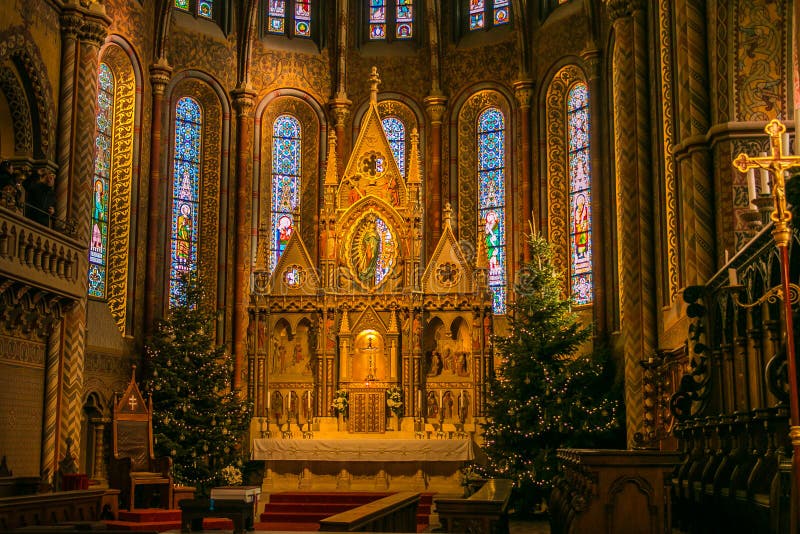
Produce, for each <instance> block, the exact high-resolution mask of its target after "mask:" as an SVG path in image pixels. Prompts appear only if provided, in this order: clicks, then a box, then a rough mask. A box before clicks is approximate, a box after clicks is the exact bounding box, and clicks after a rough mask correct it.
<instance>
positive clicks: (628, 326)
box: [606, 0, 657, 445]
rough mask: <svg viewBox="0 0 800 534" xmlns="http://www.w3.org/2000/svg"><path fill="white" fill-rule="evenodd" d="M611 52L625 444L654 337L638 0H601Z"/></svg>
mask: <svg viewBox="0 0 800 534" xmlns="http://www.w3.org/2000/svg"><path fill="white" fill-rule="evenodd" d="M606 4H607V6H608V11H609V14H610V17H611V22H612V28H613V32H614V49H613V57H612V77H613V83H612V87H613V91H614V95H613V97H614V98H613V119H614V168H615V180H616V197H617V240H618V254H619V258H618V259H619V266H620V272H619V277H620V287H619V292H620V310H621V324H620V339H621V340H622V342H623V351H624V362H625V364H624V365H625V405H626V406H627V411H626V415H627V421H626V426H627V430H628V444H629V445H633V443H634V435H636V434H637V433H641V432H643V417H644V412H643V403H642V367H641V366H640V365H639V361H640V360H641V359H642V358H643V357H646V356H647V355H649V354H653V352H654V350H655V347H656V341H657V331H656V317H655V308H656V301H655V277H654V271H655V264H654V260H653V241H654V236H653V207H652V202H653V185H652V181H653V179H652V174H651V172H652V161H651V147H650V133H651V130H650V107H649V102H648V97H649V94H650V87H649V83H648V74H649V68H650V66H649V64H648V57H649V51H648V48H647V38H646V32H647V14H646V12H645V6H646V3H645V2H644V1H643V0H606Z"/></svg>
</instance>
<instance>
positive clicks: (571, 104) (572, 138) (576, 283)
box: [567, 82, 592, 305]
mask: <svg viewBox="0 0 800 534" xmlns="http://www.w3.org/2000/svg"><path fill="white" fill-rule="evenodd" d="M567 136H568V139H567V145H568V147H569V153H568V158H569V197H570V206H571V215H570V226H571V228H570V235H571V238H572V239H571V242H572V251H571V252H572V261H571V265H570V280H571V292H572V297H573V298H574V299H575V304H578V305H583V304H591V302H592V243H591V239H592V226H591V225H592V205H591V204H592V196H591V171H590V162H589V91H588V88H587V87H586V84H585V83H583V82H579V83H576V84H575V85H574V86H572V88H571V89H570V91H569V94H568V95H567Z"/></svg>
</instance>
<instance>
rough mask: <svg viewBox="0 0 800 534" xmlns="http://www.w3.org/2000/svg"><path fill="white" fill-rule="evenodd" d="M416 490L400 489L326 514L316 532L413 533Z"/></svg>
mask: <svg viewBox="0 0 800 534" xmlns="http://www.w3.org/2000/svg"><path fill="white" fill-rule="evenodd" d="M418 504H419V493H415V492H411V491H403V492H400V493H395V494H394V495H389V496H388V497H384V498H382V499H378V500H377V501H372V502H370V503H367V504H362V505H361V506H359V507H357V508H353V509H352V510H348V511H346V512H342V513H340V514H336V515H332V516H330V517H326V518H325V519H323V520H322V521H320V522H319V530H320V532H416V531H417V505H418Z"/></svg>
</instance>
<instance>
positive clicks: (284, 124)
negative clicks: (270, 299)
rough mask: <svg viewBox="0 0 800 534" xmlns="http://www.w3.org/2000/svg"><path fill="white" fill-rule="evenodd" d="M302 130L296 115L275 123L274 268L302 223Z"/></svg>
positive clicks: (273, 159) (271, 253)
mask: <svg viewBox="0 0 800 534" xmlns="http://www.w3.org/2000/svg"><path fill="white" fill-rule="evenodd" d="M302 148H303V147H302V130H301V127H300V121H299V120H297V118H295V117H293V116H292V115H280V116H279V117H278V118H276V119H275V122H274V123H273V125H272V221H271V223H272V232H271V234H270V235H271V236H272V238H271V245H270V270H274V269H275V267H276V266H277V264H278V260H279V259H280V257H281V254H283V251H284V250H285V249H286V245H287V244H288V243H289V238H290V237H292V233H294V231H295V229H296V228H297V225H298V223H299V214H300V186H301V184H300V175H301V174H300V173H301V172H302V169H301V161H302Z"/></svg>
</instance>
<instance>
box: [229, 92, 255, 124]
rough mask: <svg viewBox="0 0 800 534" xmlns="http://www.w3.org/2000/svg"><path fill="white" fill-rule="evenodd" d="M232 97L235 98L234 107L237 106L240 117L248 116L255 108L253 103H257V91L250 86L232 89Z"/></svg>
mask: <svg viewBox="0 0 800 534" xmlns="http://www.w3.org/2000/svg"><path fill="white" fill-rule="evenodd" d="M231 97H232V98H233V107H235V108H236V112H237V115H238V116H239V117H243V116H245V117H246V116H247V115H249V114H250V111H251V110H252V109H253V104H254V103H255V98H256V92H255V91H253V90H252V89H250V88H249V87H237V88H236V89H234V90H233V91H231Z"/></svg>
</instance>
